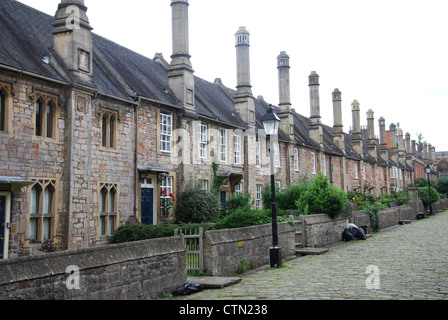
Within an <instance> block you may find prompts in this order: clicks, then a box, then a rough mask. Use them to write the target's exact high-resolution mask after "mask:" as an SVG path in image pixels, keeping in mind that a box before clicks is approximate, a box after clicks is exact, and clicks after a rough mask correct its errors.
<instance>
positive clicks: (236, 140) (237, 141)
mask: <svg viewBox="0 0 448 320" xmlns="http://www.w3.org/2000/svg"><path fill="white" fill-rule="evenodd" d="M233 154H234V159H233V161H234V164H241V163H242V161H241V136H240V135H234V136H233Z"/></svg>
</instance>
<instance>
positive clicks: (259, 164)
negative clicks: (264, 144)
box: [255, 140, 261, 168]
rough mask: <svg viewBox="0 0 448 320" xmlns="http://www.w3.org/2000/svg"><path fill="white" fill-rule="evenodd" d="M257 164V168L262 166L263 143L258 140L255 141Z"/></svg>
mask: <svg viewBox="0 0 448 320" xmlns="http://www.w3.org/2000/svg"><path fill="white" fill-rule="evenodd" d="M255 164H256V166H257V168H260V167H261V143H260V141H258V140H257V141H256V142H255Z"/></svg>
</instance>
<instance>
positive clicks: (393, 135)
mask: <svg viewBox="0 0 448 320" xmlns="http://www.w3.org/2000/svg"><path fill="white" fill-rule="evenodd" d="M396 128H397V127H396V126H395V124H394V123H391V124H390V126H389V137H390V155H391V158H392V160H393V161H395V162H398V150H397V132H396Z"/></svg>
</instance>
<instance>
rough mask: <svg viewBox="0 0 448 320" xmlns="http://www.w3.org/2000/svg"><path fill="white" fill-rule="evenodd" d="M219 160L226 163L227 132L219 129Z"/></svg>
mask: <svg viewBox="0 0 448 320" xmlns="http://www.w3.org/2000/svg"><path fill="white" fill-rule="evenodd" d="M219 159H220V160H221V162H227V130H226V129H219Z"/></svg>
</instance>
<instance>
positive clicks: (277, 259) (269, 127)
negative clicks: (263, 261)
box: [261, 105, 282, 268]
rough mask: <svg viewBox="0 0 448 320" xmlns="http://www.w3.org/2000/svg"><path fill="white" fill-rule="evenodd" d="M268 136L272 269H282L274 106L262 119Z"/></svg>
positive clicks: (276, 120)
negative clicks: (278, 229) (275, 168)
mask: <svg viewBox="0 0 448 320" xmlns="http://www.w3.org/2000/svg"><path fill="white" fill-rule="evenodd" d="M261 122H262V123H263V127H264V131H265V132H266V136H268V137H269V140H270V141H269V144H270V148H269V153H270V157H271V203H272V248H271V249H270V262H271V268H274V267H277V268H278V267H280V265H281V264H282V248H281V247H280V245H279V244H278V232H277V204H276V201H275V177H274V175H275V173H274V150H273V147H274V145H273V139H272V138H271V137H272V136H276V135H277V134H278V128H279V127H280V122H281V120H280V118H279V117H278V116H277V115H276V114H275V112H274V109H273V108H272V105H269V109H268V110H267V111H266V114H265V115H264V116H263V118H261Z"/></svg>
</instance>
